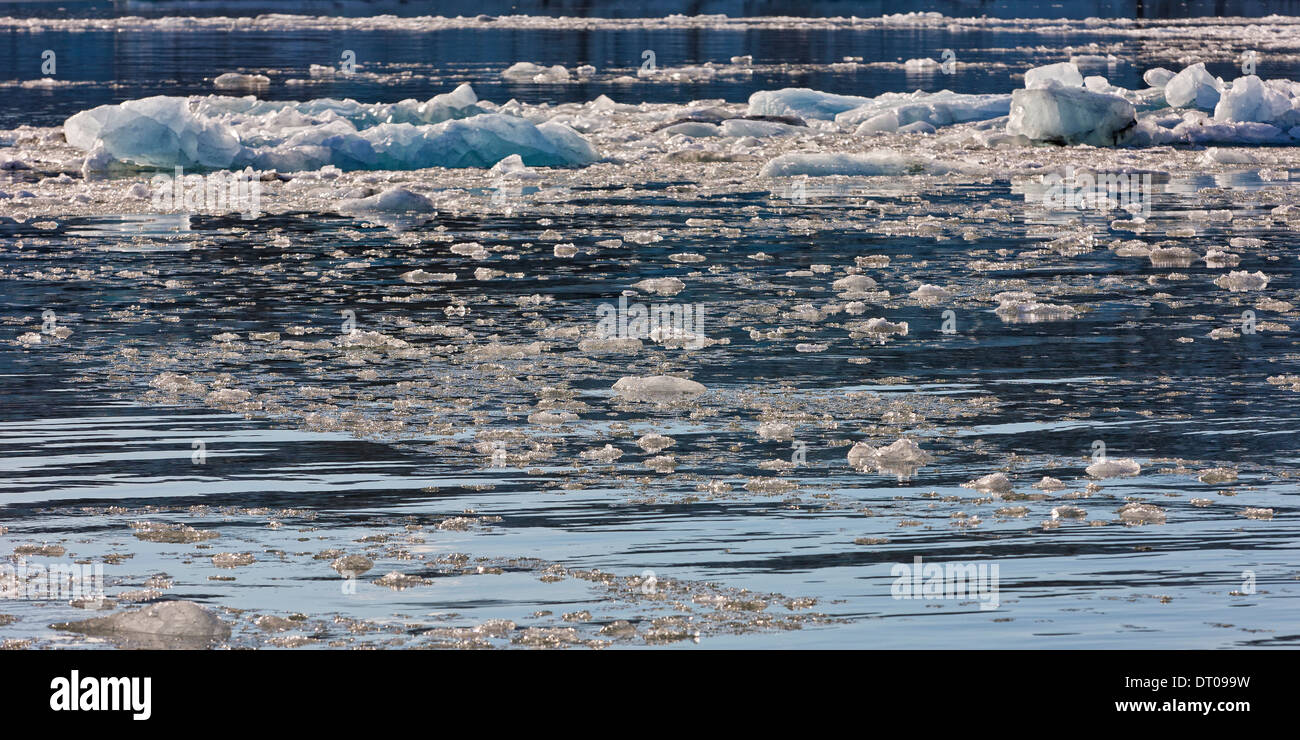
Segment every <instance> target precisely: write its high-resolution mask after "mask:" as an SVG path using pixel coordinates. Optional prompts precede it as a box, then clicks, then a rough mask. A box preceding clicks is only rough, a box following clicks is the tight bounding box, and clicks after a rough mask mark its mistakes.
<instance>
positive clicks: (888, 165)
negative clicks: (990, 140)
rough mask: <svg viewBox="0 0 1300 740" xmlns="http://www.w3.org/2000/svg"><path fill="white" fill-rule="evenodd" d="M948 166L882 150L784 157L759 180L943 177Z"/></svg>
mask: <svg viewBox="0 0 1300 740" xmlns="http://www.w3.org/2000/svg"><path fill="white" fill-rule="evenodd" d="M950 169H951V168H949V166H948V165H945V164H942V163H940V162H936V161H934V160H931V159H925V158H922V157H916V156H908V155H905V154H902V153H900V152H896V151H892V150H888V149H880V150H875V151H871V152H867V153H866V154H782V155H781V156H779V157H776V158H774V159H772V160H770V161H768V163H767V164H765V165H763V169H762V170H760V171H759V173H758V174H759V176H760V177H794V176H796V175H808V176H809V177H829V176H832V175H855V176H861V177H870V176H875V175H906V174H922V173H926V174H944V173H946V172H949V171H950Z"/></svg>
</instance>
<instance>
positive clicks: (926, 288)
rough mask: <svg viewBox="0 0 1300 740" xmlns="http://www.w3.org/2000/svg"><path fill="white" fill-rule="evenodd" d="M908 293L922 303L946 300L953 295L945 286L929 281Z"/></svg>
mask: <svg viewBox="0 0 1300 740" xmlns="http://www.w3.org/2000/svg"><path fill="white" fill-rule="evenodd" d="M908 295H910V296H911V297H912V298H915V299H916V300H918V301H921V302H922V303H938V302H939V301H946V300H948V299H949V298H951V297H952V294H951V293H949V292H948V291H947V290H945V289H944V288H941V287H939V286H938V285H930V284H929V283H926V284H924V285H922V286H921V287H919V288H917V289H916V290H914V291H912V292H911V293H909V294H908Z"/></svg>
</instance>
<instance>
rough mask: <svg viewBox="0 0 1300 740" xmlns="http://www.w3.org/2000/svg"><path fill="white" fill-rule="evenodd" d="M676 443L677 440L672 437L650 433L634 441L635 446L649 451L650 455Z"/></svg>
mask: <svg viewBox="0 0 1300 740" xmlns="http://www.w3.org/2000/svg"><path fill="white" fill-rule="evenodd" d="M675 444H677V440H675V439H673V438H672V437H665V436H664V435H662V434H655V433H653V432H652V433H650V434H647V435H645V436H643V437H641V438H640V439H638V440H637V441H636V446H637V447H640V448H641V449H643V450H645V451H646V452H649V453H650V454H651V455H653V454H655V453H657V452H659V451H660V450H662V449H665V448H667V447H672V446H673V445H675Z"/></svg>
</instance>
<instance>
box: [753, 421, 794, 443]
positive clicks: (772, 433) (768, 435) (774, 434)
mask: <svg viewBox="0 0 1300 740" xmlns="http://www.w3.org/2000/svg"><path fill="white" fill-rule="evenodd" d="M758 436H759V438H760V439H774V440H777V441H786V440H791V439H794V426H793V425H791V424H786V423H785V422H780V421H765V422H763V423H761V424H759V425H758Z"/></svg>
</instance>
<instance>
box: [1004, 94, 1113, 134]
mask: <svg viewBox="0 0 1300 740" xmlns="http://www.w3.org/2000/svg"><path fill="white" fill-rule="evenodd" d="M1136 123H1137V116H1136V112H1135V110H1134V108H1133V104H1132V103H1130V102H1128V101H1127V100H1124V99H1123V98H1120V97H1116V96H1114V95H1106V94H1103V93H1095V92H1091V91H1089V90H1084V89H1083V88H1070V87H1062V86H1060V85H1049V86H1048V87H1040V88H1034V89H1029V90H1016V91H1015V92H1014V93H1012V94H1011V117H1010V118H1009V119H1008V120H1007V133H1008V134H1021V135H1024V136H1026V137H1028V138H1029V139H1031V140H1033V141H1038V142H1048V143H1053V144H1091V145H1093V146H1114V145H1115V144H1117V143H1119V139H1120V138H1121V137H1122V136H1123V134H1124V133H1125V132H1126V131H1128V130H1129V129H1130V128H1132V127H1133V126H1134V124H1136Z"/></svg>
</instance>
